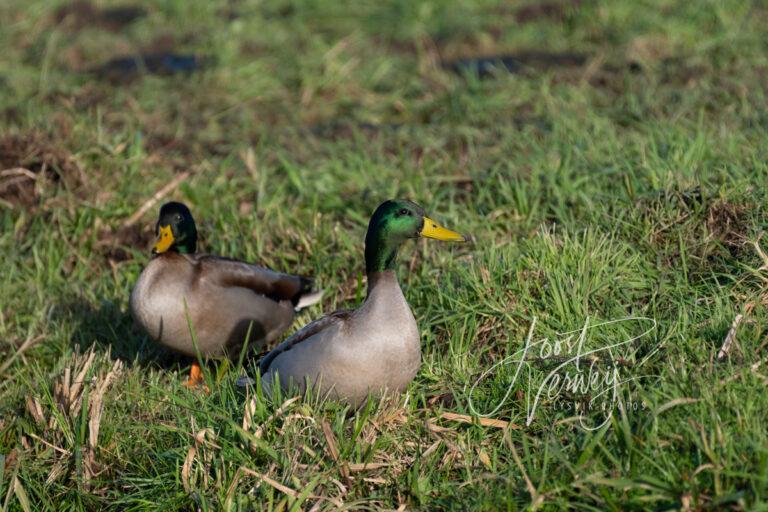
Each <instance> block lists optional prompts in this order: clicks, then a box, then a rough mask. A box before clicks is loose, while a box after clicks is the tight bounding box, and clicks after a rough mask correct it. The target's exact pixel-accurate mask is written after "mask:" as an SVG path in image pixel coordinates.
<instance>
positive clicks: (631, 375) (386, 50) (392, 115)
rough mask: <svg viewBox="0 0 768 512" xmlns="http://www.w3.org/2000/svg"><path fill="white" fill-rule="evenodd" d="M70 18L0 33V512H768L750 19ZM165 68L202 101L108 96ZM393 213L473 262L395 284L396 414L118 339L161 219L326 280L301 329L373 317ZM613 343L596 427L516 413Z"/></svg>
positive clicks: (543, 6)
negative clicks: (385, 232)
mask: <svg viewBox="0 0 768 512" xmlns="http://www.w3.org/2000/svg"><path fill="white" fill-rule="evenodd" d="M53 4H54V2H49V1H43V0H33V1H29V0H25V1H22V0H4V1H3V2H2V3H0V19H1V20H2V22H1V23H0V48H1V49H2V54H1V55H0V173H1V174H0V223H1V224H2V232H1V233H0V253H2V255H3V257H2V262H3V268H2V269H1V270H0V305H1V308H0V507H2V509H5V510H25V511H28V510H55V511H62V510H121V511H123V510H157V509H162V510H322V509H334V508H337V507H341V508H347V509H352V510H364V509H368V510H375V509H381V508H384V509H400V510H405V509H408V510H411V509H417V510H418V509H422V510H499V509H507V510H517V509H528V508H541V509H549V510H555V509H564V508H572V509H579V510H623V509H635V510H645V509H655V510H670V509H679V510H709V509H727V510H768V429H767V428H766V425H767V424H768V393H766V385H767V384H768V360H766V355H768V349H766V346H767V345H768V337H767V336H768V327H767V324H766V320H768V293H766V290H768V256H766V253H768V240H761V235H762V233H763V231H765V230H766V229H767V228H768V209H767V208H766V205H768V197H767V194H766V183H767V182H768V181H767V180H768V144H767V143H766V142H767V141H768V138H767V136H768V96H767V95H766V93H767V92H768V85H767V84H768V82H767V81H766V78H765V77H766V74H767V73H768V42H767V41H766V38H765V27H766V26H768V5H767V4H766V3H765V2H759V1H754V2H749V1H743V2H742V1H725V2H720V1H714V0H713V1H701V2H675V1H671V0H644V1H640V2H636V1H631V0H623V1H612V2H597V1H592V0H582V1H580V2H575V1H568V0H562V3H561V2H560V0H555V1H554V2H545V3H536V0H531V1H530V2H529V1H528V0H526V1H525V2H520V3H517V2H498V1H492V0H478V1H470V0H458V1H450V2H449V1H427V2H411V1H405V0H394V1H390V2H369V1H363V2H354V3H351V4H348V5H341V3H338V4H337V3H336V2H331V1H326V0H264V1H260V2H255V1H254V2H250V1H245V0H230V1H229V2H227V1H223V0H222V1H215V2H211V1H204V0H194V1H182V0H161V1H157V2H149V1H147V2H144V3H143V4H141V5H140V6H139V7H140V8H138V9H134V10H133V12H131V10H130V9H124V10H122V11H114V10H112V11H110V10H108V8H109V7H114V6H115V5H122V6H125V5H131V4H127V3H121V4H117V3H112V2H107V1H99V2H98V3H97V4H96V5H92V4H88V3H81V4H79V6H75V7H70V8H67V9H63V10H62V9H61V8H60V7H58V6H57V5H53ZM160 52H174V53H177V54H180V55H182V56H194V59H190V58H185V59H180V61H179V62H177V63H176V64H173V63H171V64H167V63H166V64H165V65H178V66H182V67H187V68H189V67H198V68H199V69H195V70H192V71H191V72H181V73H172V72H171V71H173V70H171V69H163V66H164V64H160V65H157V66H155V65H154V64H152V61H151V59H148V60H147V62H146V65H145V66H139V68H140V70H139V71H140V72H132V71H131V69H130V65H129V64H130V63H129V64H126V63H125V62H123V63H122V64H121V63H120V62H115V61H113V62H112V63H111V64H109V62H110V60H111V59H115V58H117V57H122V56H126V55H136V54H139V53H146V54H153V55H158V54H159V53H160ZM488 56H513V57H514V59H512V60H511V61H507V63H508V64H509V65H508V66H506V67H505V66H503V65H502V64H501V61H500V60H498V59H497V60H496V61H495V62H496V64H497V65H496V66H489V67H490V68H493V69H486V66H484V65H483V62H480V63H478V62H477V61H472V60H467V59H473V58H477V57H488ZM462 59H463V60H462ZM142 67H143V68H146V69H141V68H142ZM506 68H509V69H506ZM134 71H135V70H134ZM157 71H159V72H157ZM162 71H166V73H162ZM158 192H162V197H154V196H155V194H156V193H158ZM153 197H154V199H153ZM393 197H402V198H410V199H413V200H415V201H417V202H418V203H420V204H421V205H423V206H424V207H425V208H426V209H427V211H428V212H429V213H430V214H431V215H432V216H433V218H435V219H437V220H439V221H441V222H442V223H443V224H444V225H446V226H447V227H450V228H453V229H456V230H458V231H461V232H468V233H472V234H473V235H474V237H475V242H474V243H473V244H466V245H449V244H440V243H437V242H425V241H419V242H417V243H411V244H408V245H407V246H406V247H405V248H404V250H403V251H402V252H401V254H400V262H401V263H400V266H399V277H400V280H401V284H402V287H403V291H404V293H405V295H406V297H407V299H408V301H409V302H410V304H411V306H412V309H413V311H414V314H415V316H416V319H417V321H418V323H419V327H420V329H421V334H422V352H423V365H422V368H421V371H420V372H419V374H418V376H417V378H416V380H415V381H414V382H413V384H412V385H411V386H410V388H409V390H408V392H407V394H406V395H405V396H403V397H398V398H396V399H393V400H385V401H383V402H381V403H379V402H376V403H374V402H371V403H369V405H368V406H367V407H366V408H364V409H363V410H360V411H350V410H348V409H345V408H344V407H343V406H341V405H339V404H335V403H332V402H324V401H321V400H317V399H316V398H314V397H303V398H299V399H293V397H291V396H283V397H280V398H276V399H275V400H274V401H271V400H267V399H265V398H263V397H261V396H260V395H259V393H258V391H253V390H250V389H249V390H244V389H241V388H239V387H237V386H236V381H237V379H238V377H240V376H241V375H244V374H245V373H248V374H250V375H254V371H253V369H254V364H255V363H256V361H255V360H253V359H251V358H246V359H245V361H244V362H243V365H242V366H241V365H239V364H237V363H236V362H229V361H211V362H210V363H209V364H208V366H207V371H208V372H209V374H208V380H209V383H210V387H211V392H210V394H205V393H202V392H199V391H194V390H188V389H186V388H184V387H182V382H183V381H184V373H185V372H186V371H187V370H188V367H189V364H190V361H189V360H186V359H184V358H180V357H177V356H174V355H173V354H170V353H168V352H166V351H164V350H162V349H160V348H159V347H156V346H155V345H154V344H153V342H152V341H151V340H150V339H148V338H147V337H146V336H144V335H143V334H142V333H140V332H138V331H137V330H136V329H135V328H134V327H133V324H132V321H131V318H130V315H129V313H128V309H127V308H128V296H129V293H130V290H131V287H132V285H133V283H134V282H135V280H136V278H137V276H138V274H139V272H140V271H141V269H142V267H143V265H145V264H146V262H147V261H148V259H149V256H150V254H149V248H150V245H151V240H152V238H153V232H152V229H153V224H154V222H155V220H156V215H157V211H158V208H159V206H160V204H162V201H163V200H170V199H176V200H182V201H184V202H186V203H187V204H189V205H190V207H191V208H192V211H193V213H194V214H195V215H196V218H197V221H198V225H199V230H200V232H201V235H202V245H203V249H204V250H206V251H210V252H214V253H217V254H222V255H226V256H230V257H236V258H241V259H246V260H250V261H254V262H259V263H260V264H263V265H266V266H269V267H271V268H274V269H277V270H283V271H289V272H295V273H301V274H305V275H312V276H315V277H316V279H317V282H318V284H319V285H320V286H322V287H324V288H325V289H326V291H327V292H326V295H325V298H324V300H323V303H322V305H321V306H316V307H313V308H311V309H309V310H306V311H304V312H302V313H301V315H300V316H299V318H298V320H297V322H296V324H295V326H294V329H295V328H298V327H300V326H301V325H303V324H305V323H306V322H308V321H310V320H312V319H313V318H315V317H317V316H319V315H320V314H321V313H322V312H328V311H332V310H334V309H335V308H337V307H354V306H355V305H356V304H358V303H359V302H360V301H361V299H362V297H364V293H365V278H364V264H363V256H362V254H363V237H364V234H365V227H366V223H367V220H368V217H369V216H370V214H371V213H372V212H373V210H374V209H375V207H376V206H377V205H378V204H379V203H380V202H381V201H383V200H385V199H388V198H393ZM737 315H742V316H740V317H739V316H737ZM631 318H644V319H646V320H627V319H631ZM607 322H608V323H607ZM611 322H612V323H611ZM596 324H598V325H597V327H594V328H591V329H589V333H590V334H589V336H586V339H585V341H584V343H585V348H589V349H591V350H599V349H601V348H603V349H605V347H607V346H609V345H611V344H614V343H618V342H621V341H628V340H631V343H628V344H627V345H622V346H619V347H615V348H614V349H612V350H611V351H607V350H602V351H601V352H599V356H600V361H599V362H598V363H596V366H595V368H598V369H600V368H602V369H603V370H606V369H607V370H611V369H612V368H614V367H615V368H619V369H620V371H621V375H622V378H623V380H628V381H629V382H625V383H624V384H622V385H621V386H620V387H618V396H617V400H615V401H611V403H609V406H608V411H609V412H610V414H609V413H607V412H605V411H599V412H595V411H586V410H584V409H576V407H577V406H581V407H584V406H585V404H587V403H588V401H589V399H590V398H594V396H593V395H594V392H593V391H594V390H592V391H590V392H588V393H581V392H578V391H574V390H563V391H562V392H560V393H557V392H555V393H554V394H553V393H545V394H544V395H543V396H541V397H540V401H539V402H538V403H537V407H536V408H535V409H532V404H533V403H534V400H535V397H536V395H537V391H538V390H540V389H542V388H543V387H544V388H547V385H548V382H549V383H551V381H548V380H547V374H548V372H550V371H553V372H561V374H562V372H566V371H570V372H571V374H574V372H575V371H577V369H576V368H574V366H575V365H574V364H570V365H566V366H564V367H559V368H558V365H560V363H562V362H563V360H564V359H567V357H568V356H569V355H573V353H574V348H573V346H570V347H565V348H563V347H560V349H561V352H560V354H558V353H556V350H555V346H556V343H555V340H566V341H567V340H568V339H569V338H568V335H567V334H563V333H568V332H572V331H577V332H578V331H579V330H580V329H582V327H583V326H584V325H589V326H593V325H596ZM599 324H604V325H602V326H601V325H599ZM732 327H733V328H732ZM292 330H293V329H292ZM531 330H533V334H532V339H533V340H539V341H540V340H542V339H547V340H549V341H550V345H549V346H550V348H552V350H551V351H544V350H541V351H540V350H533V351H531V353H529V354H528V355H527V356H526V365H525V370H524V371H523V372H522V373H521V374H520V375H517V376H516V370H517V364H516V363H514V361H516V359H515V357H516V356H515V353H516V352H517V351H518V350H520V349H521V348H522V347H523V346H524V344H525V341H526V339H527V336H528V334H529V331H531ZM646 331H647V332H646ZM729 331H732V332H733V334H735V337H734V338H733V340H734V341H733V343H732V344H730V346H729V347H728V349H727V350H725V351H724V352H723V353H722V354H719V351H720V349H721V345H723V343H724V340H725V339H726V337H727V335H728V333H729ZM573 339H574V338H573V337H572V338H570V340H571V341H573ZM538 346H539V347H541V346H543V345H542V344H539V345H538ZM550 352H551V353H550ZM518 355H519V354H518ZM518 359H519V357H518ZM611 361H613V362H614V363H611ZM582 365H583V366H582V368H581V370H582V371H583V370H585V368H586V364H585V363H584V362H583V361H582ZM547 389H548V388H547ZM254 395H255V396H254ZM564 403H569V404H571V405H572V407H571V408H569V407H564V406H563V404H564ZM494 409H495V411H494ZM491 412H493V414H486V415H484V416H483V417H482V420H481V417H480V416H478V415H477V414H483V413H491ZM462 420H465V421H463V422H462ZM466 420H469V422H467V421H466ZM492 420H495V421H492ZM529 420H530V421H529ZM585 426H586V427H588V428H585ZM366 463H367V464H368V465H365V464H366Z"/></svg>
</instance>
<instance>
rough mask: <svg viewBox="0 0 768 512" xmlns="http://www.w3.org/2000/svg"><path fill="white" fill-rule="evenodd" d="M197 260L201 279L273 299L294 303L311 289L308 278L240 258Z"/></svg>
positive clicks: (209, 257)
mask: <svg viewBox="0 0 768 512" xmlns="http://www.w3.org/2000/svg"><path fill="white" fill-rule="evenodd" d="M198 263H199V265H200V271H201V276H200V277H201V279H206V280H210V281H211V282H213V283H216V284H218V285H219V286H239V287H242V288H248V289H250V290H253V291H254V292H256V293H258V294H260V295H264V296H266V297H269V298H270V299H273V300H276V301H281V300H290V301H291V302H293V304H294V305H296V304H298V302H299V299H301V297H302V295H303V294H305V293H308V292H310V291H311V290H312V281H311V280H309V279H306V278H304V277H300V276H293V275H290V274H282V273H280V272H275V271H273V270H269V269H267V268H264V267H259V266H257V265H251V264H249V263H244V262H242V261H237V260H231V259H228V258H221V257H218V256H202V257H200V258H199V259H198Z"/></svg>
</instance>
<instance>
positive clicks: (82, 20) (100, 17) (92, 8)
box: [53, 0, 147, 31]
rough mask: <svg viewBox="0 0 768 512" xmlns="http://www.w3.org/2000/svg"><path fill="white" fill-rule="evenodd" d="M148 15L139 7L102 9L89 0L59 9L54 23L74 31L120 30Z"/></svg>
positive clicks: (124, 6)
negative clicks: (95, 29) (97, 28)
mask: <svg viewBox="0 0 768 512" xmlns="http://www.w3.org/2000/svg"><path fill="white" fill-rule="evenodd" d="M146 15H147V11H146V9H144V8H143V7H139V6H138V5H116V6H114V7H105V8H100V7H97V6H96V5H94V4H93V3H92V2H89V1H87V0H78V1H75V2H70V3H67V4H65V5H62V6H61V7H59V8H58V9H57V10H56V12H55V13H54V15H53V21H54V23H56V24H57V25H60V26H62V27H64V28H67V29H69V30H72V31H78V30H83V29H85V28H90V27H99V28H103V29H105V30H120V29H123V28H125V27H126V26H128V25H130V24H131V23H133V22H135V21H136V20H138V19H140V18H143V17H145V16H146Z"/></svg>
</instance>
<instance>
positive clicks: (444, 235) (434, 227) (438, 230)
mask: <svg viewBox="0 0 768 512" xmlns="http://www.w3.org/2000/svg"><path fill="white" fill-rule="evenodd" d="M420 235H421V236H423V237H425V238H434V239H435V240H443V241H444V242H466V241H467V238H466V237H464V236H462V235H460V234H459V233H457V232H455V231H451V230H450V229H446V228H444V227H442V226H441V225H440V224H438V223H437V222H435V221H433V220H432V219H430V218H429V217H424V227H423V228H421V233H420Z"/></svg>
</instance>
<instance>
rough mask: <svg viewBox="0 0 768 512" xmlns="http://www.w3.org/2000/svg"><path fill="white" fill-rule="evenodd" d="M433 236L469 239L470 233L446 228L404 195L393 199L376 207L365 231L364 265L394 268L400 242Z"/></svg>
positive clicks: (373, 269) (378, 269) (377, 269)
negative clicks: (403, 197) (466, 235)
mask: <svg viewBox="0 0 768 512" xmlns="http://www.w3.org/2000/svg"><path fill="white" fill-rule="evenodd" d="M419 237H425V238H434V239H435V240H444V241H446V242H466V241H467V237H464V236H462V235H460V234H459V233H456V232H455V231H451V230H450V229H445V228H444V227H442V226H440V225H439V224H438V223H437V222H435V221H433V220H432V219H430V218H429V217H427V215H426V212H425V211H424V208H422V207H421V206H419V205H418V204H416V203H414V202H413V201H406V200H404V199H391V200H389V201H385V202H383V203H381V204H380V205H379V207H378V208H376V211H375V212H374V213H373V216H372V217H371V221H370V222H369V223H368V233H367V234H366V235H365V267H366V271H368V272H381V271H384V270H392V269H394V268H395V258H396V256H397V249H398V248H399V247H400V244H402V243H403V242H405V241H406V240H407V239H409V238H419Z"/></svg>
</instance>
